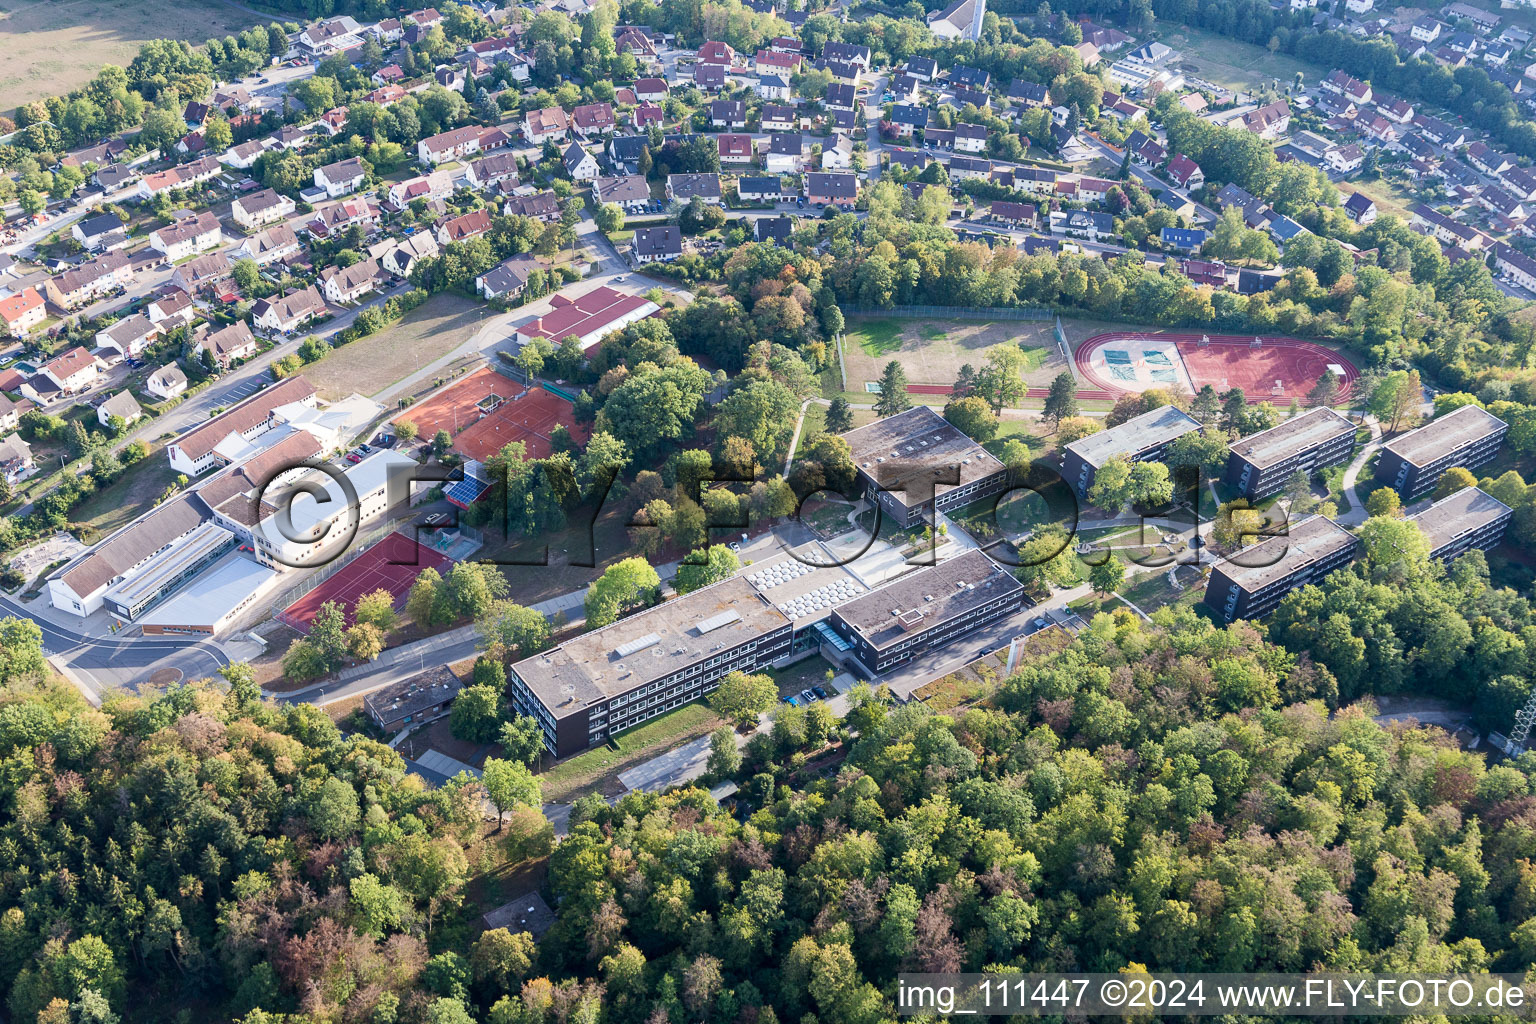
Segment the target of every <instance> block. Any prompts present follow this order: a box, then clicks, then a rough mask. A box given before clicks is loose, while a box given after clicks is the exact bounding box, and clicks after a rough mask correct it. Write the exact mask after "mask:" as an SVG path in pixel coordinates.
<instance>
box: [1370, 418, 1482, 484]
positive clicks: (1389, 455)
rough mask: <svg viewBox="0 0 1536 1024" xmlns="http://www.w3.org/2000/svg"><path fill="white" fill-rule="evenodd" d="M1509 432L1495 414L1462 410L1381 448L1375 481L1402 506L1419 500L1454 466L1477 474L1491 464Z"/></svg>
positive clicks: (1436, 419)
mask: <svg viewBox="0 0 1536 1024" xmlns="http://www.w3.org/2000/svg"><path fill="white" fill-rule="evenodd" d="M1508 433H1509V424H1507V423H1505V422H1504V421H1503V420H1501V419H1499V418H1498V417H1497V416H1495V415H1493V413H1491V412H1489V411H1488V410H1486V409H1482V408H1479V407H1478V406H1475V405H1464V406H1462V407H1460V408H1459V409H1453V410H1451V411H1450V412H1448V413H1445V414H1444V415H1442V416H1437V417H1435V418H1434V419H1433V420H1430V421H1429V422H1428V423H1426V424H1424V426H1422V427H1419V428H1418V429H1417V430H1410V431H1408V432H1407V433H1406V434H1403V435H1402V436H1401V437H1397V438H1394V439H1393V440H1392V441H1390V442H1388V443H1387V444H1384V445H1382V447H1381V457H1380V458H1379V459H1377V460H1376V479H1377V480H1378V481H1379V482H1381V483H1384V484H1386V485H1387V486H1389V487H1392V488H1394V489H1395V490H1396V491H1397V492H1398V493H1399V494H1401V495H1402V496H1403V500H1404V501H1417V500H1418V499H1419V498H1422V497H1423V496H1424V495H1426V494H1428V493H1429V492H1430V491H1432V490H1434V488H1435V484H1437V483H1439V482H1440V476H1441V474H1443V473H1444V472H1445V471H1446V470H1448V469H1450V468H1451V467H1452V466H1460V467H1462V468H1463V469H1476V468H1477V467H1478V466H1481V465H1482V464H1483V463H1485V462H1487V461H1489V460H1490V459H1492V458H1493V457H1494V456H1495V455H1496V454H1498V451H1499V446H1500V445H1501V444H1503V443H1504V435H1505V434H1508Z"/></svg>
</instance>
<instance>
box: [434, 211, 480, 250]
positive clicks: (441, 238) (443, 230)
mask: <svg viewBox="0 0 1536 1024" xmlns="http://www.w3.org/2000/svg"><path fill="white" fill-rule="evenodd" d="M489 230H491V211H490V210H488V209H479V210H471V211H470V212H469V213H465V214H461V215H460V216H457V217H449V218H447V219H446V220H444V221H442V222H441V223H439V224H438V225H437V241H438V244H439V245H447V244H448V243H449V242H467V241H469V240H470V239H471V238H478V237H479V236H481V235H483V234H485V233H486V232H487V231H489Z"/></svg>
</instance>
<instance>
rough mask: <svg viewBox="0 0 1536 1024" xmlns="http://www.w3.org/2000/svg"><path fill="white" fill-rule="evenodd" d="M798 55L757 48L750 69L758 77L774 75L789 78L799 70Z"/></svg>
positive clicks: (799, 59)
mask: <svg viewBox="0 0 1536 1024" xmlns="http://www.w3.org/2000/svg"><path fill="white" fill-rule="evenodd" d="M800 61H801V58H800V55H799V54H798V53H781V52H779V51H778V50H758V51H757V57H756V59H754V60H753V62H752V70H753V71H755V72H756V73H757V75H758V76H759V77H762V76H765V75H775V76H777V77H780V78H785V79H787V78H789V77H790V76H791V75H794V74H795V73H796V72H797V71H799V70H800Z"/></svg>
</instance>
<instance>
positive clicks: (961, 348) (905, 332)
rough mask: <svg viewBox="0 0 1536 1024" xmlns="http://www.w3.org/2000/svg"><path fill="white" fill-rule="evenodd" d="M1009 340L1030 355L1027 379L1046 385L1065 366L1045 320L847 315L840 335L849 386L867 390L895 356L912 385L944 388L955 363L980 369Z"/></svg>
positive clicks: (952, 377)
mask: <svg viewBox="0 0 1536 1024" xmlns="http://www.w3.org/2000/svg"><path fill="white" fill-rule="evenodd" d="M1008 344H1012V345H1019V346H1022V347H1023V349H1024V352H1025V355H1026V356H1028V357H1029V363H1030V369H1029V370H1028V371H1027V372H1026V373H1025V375H1024V379H1025V380H1026V381H1027V382H1028V383H1030V384H1041V385H1045V384H1049V383H1050V382H1051V378H1052V377H1055V376H1056V375H1057V374H1058V373H1060V372H1061V371H1062V370H1065V369H1066V368H1067V367H1066V362H1065V360H1063V359H1062V357H1061V355H1060V351H1059V349H1058V346H1057V345H1056V340H1055V337H1054V335H1053V333H1052V330H1051V324H1050V323H1049V322H1041V321H1031V320H998V321H990V320H935V319H932V318H927V317H914V318H910V319H908V318H902V317H850V318H849V320H848V327H847V331H846V333H845V334H844V336H843V361H844V363H845V364H846V366H847V369H848V390H849V391H850V392H856V393H858V392H864V391H866V388H865V385H866V384H874V383H877V382H878V381H879V380H880V373H881V371H882V370H884V369H885V364H886V363H888V362H890V361H891V360H892V359H895V360H897V361H898V362H900V363H901V365H902V368H903V369H905V370H906V371H907V380H908V381H909V382H910V383H912V384H913V385H918V386H930V385H942V386H944V388H945V389H946V390H945V393H947V388H948V386H949V385H951V384H953V383H954V381H955V376H956V374H958V373H959V372H960V367H962V366H964V365H966V364H967V363H969V364H970V365H971V366H973V367H975V368H977V369H980V368H981V367H982V366H983V365H985V364H986V361H987V350H988V349H990V348H993V347H994V346H997V345H1008ZM931 391H932V389H931V388H927V389H926V390H919V391H916V392H915V393H918V394H924V393H930V392H931Z"/></svg>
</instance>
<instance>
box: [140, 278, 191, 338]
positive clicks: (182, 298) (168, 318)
mask: <svg viewBox="0 0 1536 1024" xmlns="http://www.w3.org/2000/svg"><path fill="white" fill-rule="evenodd" d="M144 315H145V316H147V317H149V322H150V323H152V324H154V325H155V326H156V327H158V328H160V330H162V331H173V330H175V329H176V328H178V327H185V326H186V325H187V324H190V323H191V322H192V321H193V320H194V319H196V317H197V309H196V308H195V307H194V306H193V305H192V296H191V295H188V294H187V293H186V292H185V291H183V290H182V289H180V288H166V289H165V290H164V291H162V292H159V293H158V294H156V295H155V297H154V298H152V299H150V300H149V302H148V303H147V304H146V305H145V306H144Z"/></svg>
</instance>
